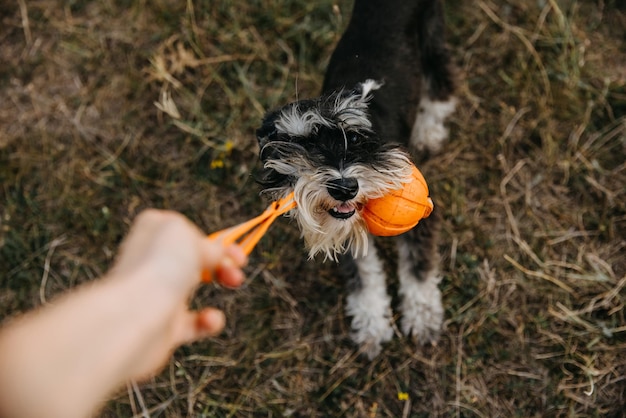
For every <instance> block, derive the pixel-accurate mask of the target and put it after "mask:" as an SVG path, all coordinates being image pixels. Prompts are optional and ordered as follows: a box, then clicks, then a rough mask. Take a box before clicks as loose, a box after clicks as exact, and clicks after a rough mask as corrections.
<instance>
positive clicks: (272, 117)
mask: <svg viewBox="0 0 626 418" xmlns="http://www.w3.org/2000/svg"><path fill="white" fill-rule="evenodd" d="M278 115H279V112H278V111H273V112H270V113H268V114H266V115H265V117H264V118H263V123H262V124H261V127H260V128H259V129H257V130H256V139H257V141H259V148H260V149H263V147H264V146H265V145H267V143H268V142H271V141H275V140H276V138H277V135H278V130H277V129H276V120H277V119H278Z"/></svg>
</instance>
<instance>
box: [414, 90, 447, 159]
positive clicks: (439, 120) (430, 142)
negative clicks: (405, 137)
mask: <svg viewBox="0 0 626 418" xmlns="http://www.w3.org/2000/svg"><path fill="white" fill-rule="evenodd" d="M456 102H457V100H456V98H454V97H452V98H450V100H447V101H432V100H430V99H429V98H428V97H426V96H424V97H422V99H421V100H420V103H419V106H418V110H417V117H416V118H415V123H414V124H413V130H412V132H411V144H412V145H413V147H415V149H417V150H419V151H422V150H428V151H431V152H437V151H439V150H440V149H441V145H442V144H443V142H444V141H445V140H446V139H447V138H448V129H447V128H446V127H445V125H444V123H445V121H446V119H447V118H448V116H450V115H451V114H452V112H454V109H455V108H456Z"/></svg>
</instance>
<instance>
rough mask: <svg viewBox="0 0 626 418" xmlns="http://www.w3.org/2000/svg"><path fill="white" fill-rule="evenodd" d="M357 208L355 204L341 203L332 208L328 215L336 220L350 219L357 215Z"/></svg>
mask: <svg viewBox="0 0 626 418" xmlns="http://www.w3.org/2000/svg"><path fill="white" fill-rule="evenodd" d="M356 210H357V207H356V205H355V204H354V203H346V202H344V203H341V204H339V205H337V206H335V207H334V208H331V209H330V210H329V211H328V213H329V214H330V216H332V217H333V218H335V219H349V218H351V217H352V215H354V214H355V213H356Z"/></svg>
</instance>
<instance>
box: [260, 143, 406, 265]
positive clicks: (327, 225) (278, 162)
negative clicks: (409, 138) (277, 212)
mask: <svg viewBox="0 0 626 418" xmlns="http://www.w3.org/2000/svg"><path fill="white" fill-rule="evenodd" d="M385 161H386V164H381V165H379V166H378V167H376V168H375V169H374V168H372V167H370V166H366V165H362V164H353V165H349V166H348V167H346V168H345V169H344V170H343V171H339V170H336V169H333V168H330V167H315V166H314V165H313V164H312V163H311V162H310V161H308V160H307V159H306V158H305V157H304V156H302V155H289V154H287V155H285V156H281V158H279V159H270V160H268V161H266V162H265V167H266V168H272V169H274V170H276V171H277V172H279V173H281V174H285V175H288V176H292V177H294V178H297V181H296V183H295V185H294V186H293V191H294V195H295V200H296V203H297V204H298V206H297V208H296V209H295V210H293V211H291V212H290V214H289V216H293V217H295V219H296V220H297V222H298V225H299V227H300V231H301V233H302V237H303V238H304V241H305V244H306V246H307V248H308V249H309V256H310V257H311V258H313V257H314V256H315V255H316V254H318V253H323V254H324V256H325V258H330V259H333V260H336V259H337V255H338V254H342V253H345V252H346V251H348V250H350V251H351V252H352V254H353V255H354V256H355V257H359V256H365V255H366V254H367V251H368V236H367V234H368V232H367V227H366V226H365V222H364V221H363V219H362V217H361V215H360V213H359V212H358V210H357V213H355V214H354V215H353V216H352V217H351V218H349V219H335V218H333V217H332V216H331V215H330V214H329V213H328V211H329V210H330V209H332V208H333V207H335V206H337V205H338V204H340V203H344V202H338V201H337V200H335V199H334V198H333V197H331V196H330V194H329V193H328V190H327V188H326V184H328V182H330V181H331V180H333V179H337V178H341V177H350V178H356V179H358V181H359V192H358V194H357V195H356V196H355V197H354V198H353V199H351V200H350V201H349V202H348V203H349V204H353V205H355V208H356V209H359V208H361V207H362V206H363V205H365V203H367V201H368V200H370V199H374V198H377V197H381V196H382V195H384V194H385V193H387V192H388V191H390V190H395V189H399V188H400V187H402V183H403V182H405V181H406V179H407V178H409V175H410V169H411V166H410V160H409V158H408V156H407V155H406V154H405V153H404V152H402V151H400V150H397V149H394V150H390V151H388V153H387V155H386V158H385ZM266 191H267V192H274V193H275V194H278V197H284V196H286V195H287V194H288V193H289V192H290V191H291V190H290V189H289V190H281V191H273V190H266Z"/></svg>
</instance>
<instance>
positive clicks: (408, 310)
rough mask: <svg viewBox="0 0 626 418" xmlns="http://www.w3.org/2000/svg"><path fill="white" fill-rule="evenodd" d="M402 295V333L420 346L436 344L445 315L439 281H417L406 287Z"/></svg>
mask: <svg viewBox="0 0 626 418" xmlns="http://www.w3.org/2000/svg"><path fill="white" fill-rule="evenodd" d="M402 293H403V299H402V305H401V309H402V321H401V328H402V332H403V333H404V335H406V336H407V337H412V338H413V339H415V340H416V341H417V342H418V343H419V344H426V343H430V344H435V343H436V342H437V340H438V339H439V334H440V332H441V326H442V323H443V313H444V312H443V305H442V303H441V291H440V290H439V288H438V287H437V281H435V280H428V281H425V282H422V283H420V282H418V281H415V282H413V283H411V284H410V285H405V286H404V288H403V289H402Z"/></svg>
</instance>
